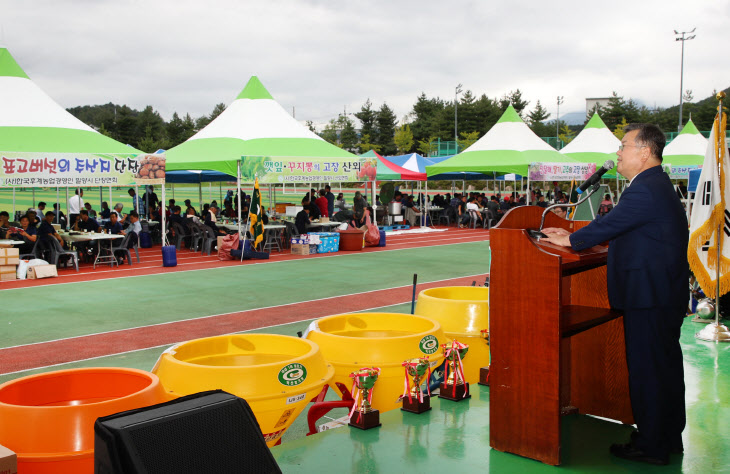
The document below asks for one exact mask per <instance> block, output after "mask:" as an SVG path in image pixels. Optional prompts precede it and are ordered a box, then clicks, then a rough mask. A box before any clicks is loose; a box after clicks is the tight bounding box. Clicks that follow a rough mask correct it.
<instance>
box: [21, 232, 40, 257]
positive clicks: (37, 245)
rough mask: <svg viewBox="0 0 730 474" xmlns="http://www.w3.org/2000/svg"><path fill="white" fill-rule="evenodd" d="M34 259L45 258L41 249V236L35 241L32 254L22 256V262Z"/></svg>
mask: <svg viewBox="0 0 730 474" xmlns="http://www.w3.org/2000/svg"><path fill="white" fill-rule="evenodd" d="M34 258H43V249H42V247H41V238H40V236H38V237H37V238H36V239H35V245H33V250H31V251H30V253H26V254H23V255H21V256H20V259H21V260H31V259H34Z"/></svg>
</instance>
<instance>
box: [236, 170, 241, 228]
mask: <svg viewBox="0 0 730 474" xmlns="http://www.w3.org/2000/svg"><path fill="white" fill-rule="evenodd" d="M236 165H237V170H236V195H237V196H238V237H239V238H240V237H241V160H238V161H237V162H236Z"/></svg>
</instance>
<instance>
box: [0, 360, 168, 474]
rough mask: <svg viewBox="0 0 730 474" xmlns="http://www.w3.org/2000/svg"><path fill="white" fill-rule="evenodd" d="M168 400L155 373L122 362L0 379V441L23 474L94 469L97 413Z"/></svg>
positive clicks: (81, 471)
mask: <svg viewBox="0 0 730 474" xmlns="http://www.w3.org/2000/svg"><path fill="white" fill-rule="evenodd" d="M167 400H169V397H168V396H167V395H166V393H165V391H164V389H163V387H162V385H160V381H159V379H158V378H157V376H156V375H154V374H151V373H149V372H145V371H143V370H136V369H122V368H115V367H112V368H87V369H70V370H60V371H56V372H48V373H44V374H37V375H30V376H28V377H22V378H19V379H15V380H11V381H9V382H6V383H4V384H2V385H0V444H2V445H3V446H6V447H8V448H9V449H11V450H13V451H15V452H16V453H17V455H18V472H19V473H23V474H36V473H44V474H45V473H49V474H50V473H54V474H66V473H69V474H71V473H73V474H81V473H93V472H94V422H95V421H96V419H97V418H99V417H102V416H107V415H112V414H114V413H119V412H121V411H125V410H131V409H134V408H140V407H144V406H148V405H154V404H156V403H160V402H164V401H167Z"/></svg>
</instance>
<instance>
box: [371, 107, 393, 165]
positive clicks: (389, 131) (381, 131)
mask: <svg viewBox="0 0 730 474" xmlns="http://www.w3.org/2000/svg"><path fill="white" fill-rule="evenodd" d="M396 122H397V119H396V116H395V112H393V109H391V108H390V107H388V104H386V103H383V105H382V106H381V107H380V110H378V114H377V117H376V119H375V124H376V127H377V130H378V134H377V136H376V138H375V140H373V141H374V142H375V143H376V144H378V145H380V147H381V150H382V151H383V153H382V154H383V155H394V154H395V153H396V152H397V148H396V146H395V139H394V138H395V124H396Z"/></svg>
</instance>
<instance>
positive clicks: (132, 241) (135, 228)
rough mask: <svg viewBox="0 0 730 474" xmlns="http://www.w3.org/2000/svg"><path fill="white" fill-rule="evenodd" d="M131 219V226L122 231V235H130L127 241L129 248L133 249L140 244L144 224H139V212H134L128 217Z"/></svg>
mask: <svg viewBox="0 0 730 474" xmlns="http://www.w3.org/2000/svg"><path fill="white" fill-rule="evenodd" d="M127 217H128V219H129V226H127V228H126V229H124V230H123V231H122V235H129V240H128V241H127V248H128V249H131V248H133V247H135V246H136V245H137V242H139V234H140V232H142V224H140V223H139V214H137V211H132V212H130V213H129V214H128V215H127Z"/></svg>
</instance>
